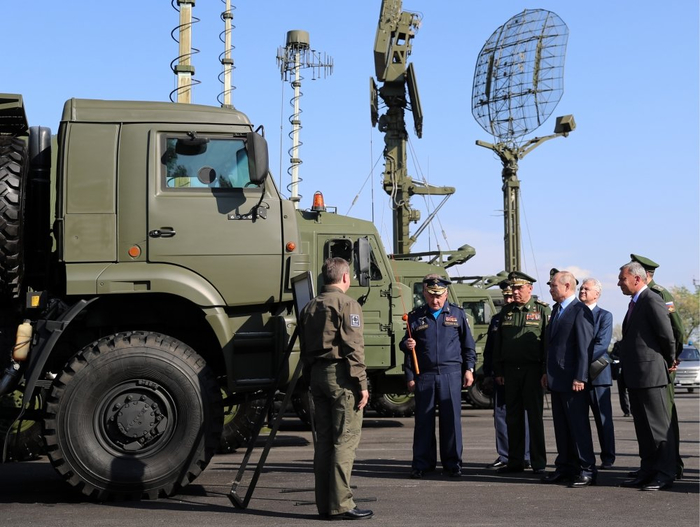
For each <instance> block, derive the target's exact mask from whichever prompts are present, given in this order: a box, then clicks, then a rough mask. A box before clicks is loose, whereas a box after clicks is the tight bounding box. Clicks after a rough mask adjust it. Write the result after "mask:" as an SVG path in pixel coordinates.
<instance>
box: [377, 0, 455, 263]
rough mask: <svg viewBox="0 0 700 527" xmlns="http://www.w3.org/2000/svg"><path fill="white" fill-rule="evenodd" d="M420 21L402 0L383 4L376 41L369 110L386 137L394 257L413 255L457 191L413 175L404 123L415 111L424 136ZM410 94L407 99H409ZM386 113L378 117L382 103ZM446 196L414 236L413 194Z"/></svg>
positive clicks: (416, 124)
mask: <svg viewBox="0 0 700 527" xmlns="http://www.w3.org/2000/svg"><path fill="white" fill-rule="evenodd" d="M420 23H421V15H420V14H418V13H411V12H409V11H401V0H382V6H381V10H380V13H379V23H378V25H377V34H376V37H375V41H374V69H375V74H376V77H377V81H378V82H379V83H382V85H381V88H377V83H376V82H375V80H374V78H372V77H370V79H369V81H370V111H371V118H372V126H377V125H379V126H378V127H379V131H380V132H383V133H384V145H385V147H384V181H383V187H384V191H385V192H386V193H387V194H389V196H391V208H392V213H393V214H392V215H393V231H394V232H393V236H394V254H395V255H399V254H408V253H409V252H410V250H411V246H412V245H413V244H414V243H415V242H416V240H417V239H418V236H419V235H420V233H421V232H422V231H423V230H424V229H425V227H426V226H427V225H428V224H429V223H430V221H431V220H432V218H433V217H434V216H435V213H436V212H437V211H438V210H439V209H440V207H442V205H444V204H445V202H446V201H447V199H448V198H449V196H450V195H452V194H453V193H454V191H455V189H454V187H435V186H432V185H428V184H426V183H423V182H419V181H414V180H413V179H412V178H411V177H410V176H409V175H408V167H407V163H406V158H407V156H406V146H407V143H408V132H407V131H406V122H405V119H404V115H405V111H406V109H407V108H408V109H410V110H411V112H412V113H413V125H414V128H415V132H416V135H417V136H418V137H419V138H420V137H422V136H423V110H422V108H421V104H420V97H419V95H418V83H417V81H416V74H415V69H414V67H413V64H409V63H408V56H409V55H410V54H411V46H412V41H413V38H414V37H415V35H416V32H417V31H418V28H419V27H420ZM407 95H408V96H407ZM380 98H381V100H382V102H383V103H384V104H385V105H386V108H387V110H386V113H385V114H383V115H381V116H380V115H379V99H380ZM414 194H418V195H442V196H444V198H443V200H442V201H441V203H440V204H439V205H438V206H437V207H436V208H435V210H434V211H433V213H432V214H431V215H430V216H429V217H428V219H426V220H425V222H423V225H422V226H421V227H420V228H419V229H418V230H417V231H416V233H415V234H414V235H413V236H411V235H410V231H409V225H410V223H411V222H413V223H416V222H418V220H420V211H419V210H417V209H414V208H413V207H412V206H411V196H413V195H414Z"/></svg>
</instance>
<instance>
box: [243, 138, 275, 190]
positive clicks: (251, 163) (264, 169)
mask: <svg viewBox="0 0 700 527" xmlns="http://www.w3.org/2000/svg"><path fill="white" fill-rule="evenodd" d="M245 144H246V150H247V151H248V170H249V174H250V182H251V183H254V184H256V185H260V184H262V183H263V182H264V181H265V179H267V175H268V174H269V172H270V158H269V156H268V153H267V141H266V140H265V138H264V137H263V136H261V135H260V134H256V133H255V132H248V133H247V134H246V143H245Z"/></svg>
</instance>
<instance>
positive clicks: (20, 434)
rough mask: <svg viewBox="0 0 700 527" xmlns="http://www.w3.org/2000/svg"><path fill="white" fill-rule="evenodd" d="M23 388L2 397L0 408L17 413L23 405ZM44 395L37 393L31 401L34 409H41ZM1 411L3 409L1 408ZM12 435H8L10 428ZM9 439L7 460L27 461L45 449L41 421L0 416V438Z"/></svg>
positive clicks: (0, 398) (36, 456)
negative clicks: (16, 419) (16, 420)
mask: <svg viewBox="0 0 700 527" xmlns="http://www.w3.org/2000/svg"><path fill="white" fill-rule="evenodd" d="M23 396H24V392H23V391H22V390H15V391H14V392H12V393H8V394H7V395H4V396H3V397H0V409H7V410H8V411H10V412H12V410H15V412H12V413H14V414H15V415H16V414H17V413H19V409H20V408H21V407H22V397H23ZM42 401H43V397H42V395H41V394H40V395H37V396H35V397H34V400H33V401H32V403H31V407H32V408H33V409H34V410H37V411H39V410H40V409H41V407H42ZM0 411H1V410H0ZM10 429H11V431H10V435H9V436H8V435H7V432H8V430H10ZM6 437H7V438H8V439H7V460H8V461H27V460H30V459H36V458H38V457H39V456H40V455H41V454H42V453H43V451H44V440H43V439H42V434H41V421H32V420H28V419H27V420H21V421H18V422H14V417H12V418H5V417H4V416H3V417H2V418H0V438H2V440H4V439H5V438H6Z"/></svg>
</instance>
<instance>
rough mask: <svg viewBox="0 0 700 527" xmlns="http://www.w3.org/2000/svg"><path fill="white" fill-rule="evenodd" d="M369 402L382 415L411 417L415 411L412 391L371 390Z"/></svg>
mask: <svg viewBox="0 0 700 527" xmlns="http://www.w3.org/2000/svg"><path fill="white" fill-rule="evenodd" d="M369 404H370V406H371V407H372V408H373V409H374V411H375V412H377V413H378V414H379V415H381V416H382V417H411V416H412V415H413V414H415V413H416V401H415V399H414V397H413V394H412V393H374V392H372V394H371V397H370V402H369Z"/></svg>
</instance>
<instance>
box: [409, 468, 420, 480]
mask: <svg viewBox="0 0 700 527" xmlns="http://www.w3.org/2000/svg"><path fill="white" fill-rule="evenodd" d="M410 478H411V479H423V471H422V470H419V469H417V468H414V469H413V470H411V476H410Z"/></svg>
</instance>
